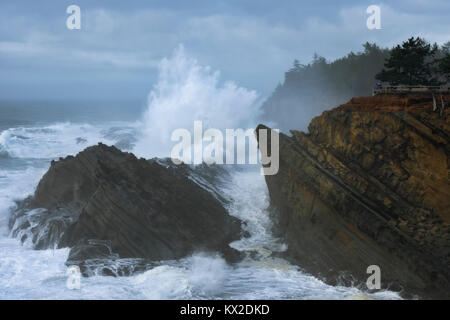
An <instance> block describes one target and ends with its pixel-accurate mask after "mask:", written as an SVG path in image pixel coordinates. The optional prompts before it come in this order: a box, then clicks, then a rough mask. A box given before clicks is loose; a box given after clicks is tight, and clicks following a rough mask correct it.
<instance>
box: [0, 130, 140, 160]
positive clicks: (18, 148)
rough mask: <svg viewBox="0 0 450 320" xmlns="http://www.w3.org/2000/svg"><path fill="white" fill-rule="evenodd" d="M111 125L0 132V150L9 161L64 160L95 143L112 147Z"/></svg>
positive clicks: (113, 140) (113, 141)
mask: <svg viewBox="0 0 450 320" xmlns="http://www.w3.org/2000/svg"><path fill="white" fill-rule="evenodd" d="M114 125H117V124H116V123H114V124H108V125H103V126H102V125H97V126H94V125H91V124H76V123H70V122H65V123H57V124H53V125H48V126H39V127H16V128H10V129H7V130H5V131H3V132H2V133H0V146H1V148H2V149H1V150H2V151H3V152H7V154H8V155H9V157H12V158H33V159H38V158H41V159H51V158H57V157H66V156H67V155H75V154H76V153H78V152H80V151H81V150H83V149H84V148H86V147H88V146H91V145H95V144H97V143H98V142H103V143H105V144H109V145H112V144H114V143H115V142H116V140H115V139H114V136H112V137H110V136H108V134H107V129H108V128H109V127H111V126H114ZM126 125H131V126H133V125H134V124H132V123H127V124H126ZM119 129H120V127H119Z"/></svg>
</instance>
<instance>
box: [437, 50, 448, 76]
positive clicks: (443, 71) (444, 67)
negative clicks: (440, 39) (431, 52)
mask: <svg viewBox="0 0 450 320" xmlns="http://www.w3.org/2000/svg"><path fill="white" fill-rule="evenodd" d="M441 52H442V57H441V59H439V66H438V69H439V74H440V75H441V76H442V77H443V78H444V79H445V80H447V82H449V81H450V41H449V42H447V43H445V44H444V45H443V46H442V49H441Z"/></svg>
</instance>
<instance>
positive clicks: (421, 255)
mask: <svg viewBox="0 0 450 320" xmlns="http://www.w3.org/2000/svg"><path fill="white" fill-rule="evenodd" d="M449 100H450V97H446V101H449ZM431 109H432V102H431V98H430V97H426V96H423V97H405V98H396V97H368V98H353V99H352V100H351V101H350V102H348V103H347V104H345V105H342V106H340V107H338V108H335V109H333V110H331V111H326V112H324V113H323V114H322V115H321V116H319V117H317V118H315V119H313V120H312V122H311V123H310V126H309V133H303V132H299V131H291V133H292V136H287V135H284V134H280V136H279V139H280V141H279V144H280V169H279V172H278V174H276V175H274V176H266V182H267V185H268V189H269V193H270V198H271V204H272V207H273V209H274V217H275V218H276V220H277V228H276V232H277V233H278V234H279V235H281V236H283V237H284V239H285V240H286V242H287V244H288V252H287V254H288V256H289V257H290V258H291V259H293V260H294V261H296V262H297V263H298V264H299V265H300V266H301V267H303V268H304V269H305V270H306V271H308V272H311V273H312V274H314V275H318V276H320V277H322V278H323V279H325V280H326V281H328V282H330V283H339V282H341V283H342V282H343V283H346V284H348V283H349V282H351V281H353V284H363V286H364V287H365V285H364V284H365V281H366V280H367V278H368V277H369V274H367V273H366V271H367V267H368V266H369V265H378V266H379V267H380V268H381V284H382V286H383V287H384V288H390V289H392V290H402V293H403V294H404V295H405V296H409V297H411V296H413V295H418V296H420V297H423V298H450V227H449V223H450V188H449V186H450V180H449V163H450V162H449V153H450V147H449V134H450V130H449V129H450V123H449V118H448V114H449V112H448V109H447V110H446V111H445V112H444V113H443V114H442V115H439V113H434V112H431ZM259 128H260V129H261V128H265V127H264V126H262V125H260V126H259ZM269 150H270V148H269Z"/></svg>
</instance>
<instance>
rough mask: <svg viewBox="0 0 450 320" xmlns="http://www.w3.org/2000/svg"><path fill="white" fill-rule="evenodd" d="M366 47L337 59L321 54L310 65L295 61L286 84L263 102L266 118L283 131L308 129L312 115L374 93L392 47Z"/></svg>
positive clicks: (371, 45) (373, 45)
mask: <svg viewBox="0 0 450 320" xmlns="http://www.w3.org/2000/svg"><path fill="white" fill-rule="evenodd" d="M363 49H364V50H363V51H361V52H357V53H354V52H350V53H349V54H348V55H347V56H345V57H343V58H340V59H338V60H336V61H333V62H328V61H327V60H326V59H325V58H324V57H321V56H319V55H317V54H315V55H314V58H313V60H312V61H311V62H310V63H308V64H301V63H300V62H299V61H298V60H295V61H294V64H293V66H292V67H291V69H290V70H289V71H288V72H286V73H285V80H284V83H283V84H281V85H279V86H278V87H277V88H276V90H275V92H274V93H273V94H272V96H271V97H270V98H269V99H268V100H267V101H266V102H265V103H264V104H263V111H264V115H263V120H265V121H276V123H277V125H278V127H279V128H281V129H282V130H287V129H291V128H301V129H306V126H307V125H308V123H309V121H310V119H311V116H314V115H319V114H320V113H321V112H322V111H323V110H325V109H327V108H329V107H331V106H336V105H337V104H339V103H344V102H346V101H348V99H350V98H351V97H354V96H367V95H372V88H373V87H374V85H375V82H376V80H375V74H376V73H377V72H379V71H380V70H381V69H382V67H383V63H384V61H385V59H386V58H387V57H388V56H389V50H388V49H382V48H380V47H378V46H377V45H376V44H374V43H373V44H371V43H366V44H364V45H363Z"/></svg>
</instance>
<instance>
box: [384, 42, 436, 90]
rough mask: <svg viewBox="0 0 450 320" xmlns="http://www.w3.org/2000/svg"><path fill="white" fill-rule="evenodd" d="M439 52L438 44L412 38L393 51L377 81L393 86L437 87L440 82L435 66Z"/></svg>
mask: <svg viewBox="0 0 450 320" xmlns="http://www.w3.org/2000/svg"><path fill="white" fill-rule="evenodd" d="M437 52H438V47H437V45H436V44H434V45H433V46H432V45H430V44H429V43H428V42H427V41H426V40H424V39H422V38H419V37H417V38H413V37H411V38H409V39H408V40H407V41H405V42H403V43H402V45H397V46H395V47H394V48H393V49H392V50H391V55H390V57H389V58H388V59H387V60H386V63H385V64H384V66H385V69H383V70H382V71H381V72H380V73H378V74H377V75H376V79H378V80H380V81H383V82H389V83H390V84H391V85H400V84H402V85H437V84H439V81H438V79H437V77H436V74H435V73H434V66H433V65H434V64H435V62H436V57H435V55H436V53H437Z"/></svg>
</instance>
